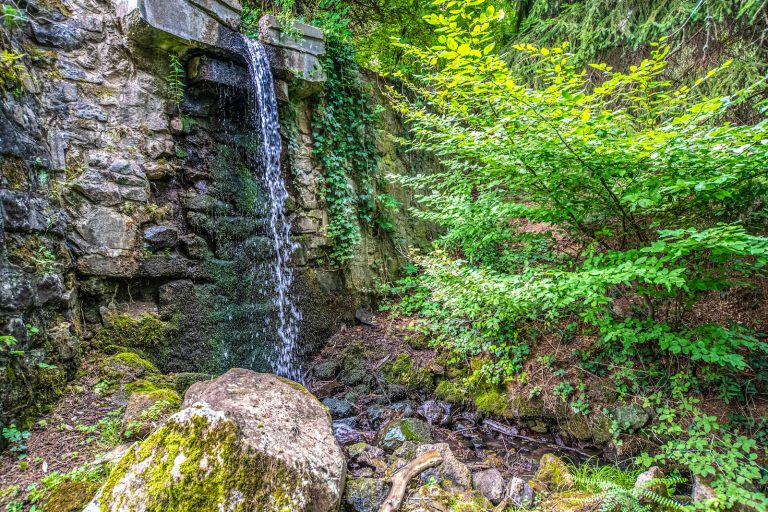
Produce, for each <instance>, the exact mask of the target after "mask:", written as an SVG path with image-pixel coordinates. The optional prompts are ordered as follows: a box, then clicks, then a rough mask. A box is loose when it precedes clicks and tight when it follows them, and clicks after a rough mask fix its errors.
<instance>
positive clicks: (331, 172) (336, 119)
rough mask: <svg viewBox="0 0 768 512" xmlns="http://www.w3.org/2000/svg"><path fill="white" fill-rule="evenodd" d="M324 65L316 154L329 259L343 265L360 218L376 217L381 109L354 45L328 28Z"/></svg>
mask: <svg viewBox="0 0 768 512" xmlns="http://www.w3.org/2000/svg"><path fill="white" fill-rule="evenodd" d="M330 34H331V35H330V36H329V39H328V41H327V49H326V54H325V56H324V58H323V68H324V69H325V72H326V74H327V75H328V81H327V83H326V85H325V88H324V92H323V94H322V95H321V97H320V99H319V100H318V105H317V109H316V113H315V116H314V117H313V120H312V132H313V144H314V148H313V151H314V154H315V156H316V157H317V158H318V160H319V162H320V163H321V164H322V168H323V175H322V193H323V197H324V199H325V202H326V205H327V209H328V213H329V225H328V237H329V238H330V239H331V244H332V245H331V246H332V250H331V254H330V258H331V262H332V263H333V264H334V265H336V266H342V265H343V264H344V263H345V262H346V261H348V260H349V259H350V258H351V257H352V256H353V254H354V250H355V246H357V245H358V244H359V243H360V238H361V232H360V223H373V221H374V217H375V212H376V197H375V194H374V179H373V178H374V173H375V172H376V169H377V158H378V156H377V153H376V146H375V127H376V124H377V120H378V112H377V111H376V109H374V108H372V107H371V97H370V93H369V92H368V90H367V89H366V87H365V85H364V83H363V81H362V79H361V75H360V69H359V67H358V65H357V64H356V62H355V60H354V51H353V49H352V46H351V45H350V44H349V43H348V42H347V41H346V40H345V39H344V38H342V37H339V36H335V35H333V34H334V33H333V31H331V32H330Z"/></svg>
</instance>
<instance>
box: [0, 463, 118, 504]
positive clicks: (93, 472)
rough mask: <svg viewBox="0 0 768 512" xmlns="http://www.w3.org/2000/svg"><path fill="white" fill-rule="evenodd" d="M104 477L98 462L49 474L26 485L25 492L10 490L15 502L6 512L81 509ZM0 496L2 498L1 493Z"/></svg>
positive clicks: (101, 464)
mask: <svg viewBox="0 0 768 512" xmlns="http://www.w3.org/2000/svg"><path fill="white" fill-rule="evenodd" d="M106 475H107V472H106V469H105V466H104V464H103V463H102V462H101V461H99V460H97V461H94V462H89V463H86V464H83V465H82V466H79V467H77V468H75V469H73V470H72V471H70V472H69V473H61V472H59V471H52V472H51V473H48V474H46V475H45V476H43V477H42V479H41V480H40V482H39V483H33V484H30V485H29V486H27V487H26V489H25V490H24V492H22V490H21V489H19V488H16V489H15V490H13V492H12V494H13V497H14V499H13V500H11V501H9V502H8V504H7V505H6V511H7V512H20V511H22V510H27V511H28V512H42V511H44V510H45V511H48V512H57V511H59V510H74V509H75V508H76V509H77V510H80V509H81V508H82V507H84V506H85V505H87V503H88V502H89V501H90V500H91V498H92V497H93V495H94V494H95V493H96V491H97V490H98V487H99V484H100V483H101V482H102V481H104V479H105V478H106ZM0 497H3V496H2V493H0ZM9 497H10V496H9ZM77 507H79V508H77Z"/></svg>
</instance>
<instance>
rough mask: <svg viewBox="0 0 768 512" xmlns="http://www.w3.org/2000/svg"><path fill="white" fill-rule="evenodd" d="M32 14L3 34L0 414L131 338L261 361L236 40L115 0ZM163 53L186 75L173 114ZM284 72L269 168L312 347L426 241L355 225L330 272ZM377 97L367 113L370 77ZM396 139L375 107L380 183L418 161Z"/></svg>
mask: <svg viewBox="0 0 768 512" xmlns="http://www.w3.org/2000/svg"><path fill="white" fill-rule="evenodd" d="M127 3H131V2H127ZM140 3H141V2H140ZM177 3H178V2H177ZM182 3H183V2H182ZM200 3H203V4H205V3H206V2H199V1H198V2H192V4H190V5H192V6H193V7H194V6H196V5H198V4H200ZM226 3H227V4H228V5H230V6H232V5H234V6H237V5H236V4H237V2H231V1H230V2H226ZM29 4H30V8H29V11H30V21H29V22H27V23H24V24H22V25H20V26H18V27H17V28H15V29H13V31H12V32H11V33H10V38H11V40H12V41H13V42H12V44H14V45H15V46H16V47H17V48H21V49H23V51H24V52H25V53H26V54H27V57H25V59H24V60H23V61H22V62H23V65H24V66H25V68H26V73H27V76H26V77H25V80H24V88H23V90H21V91H20V92H17V93H16V94H13V93H12V92H10V91H5V92H3V95H4V98H3V102H2V107H1V108H0V169H1V170H2V178H1V181H0V204H2V208H3V211H2V221H3V224H2V225H0V228H1V229H0V237H2V238H0V335H7V336H13V339H14V340H15V342H12V341H11V338H10V337H8V338H2V340H6V342H5V343H0V423H3V424H7V423H8V422H10V421H13V420H15V419H19V418H21V417H22V416H23V415H24V413H26V412H29V411H30V410H32V408H33V406H34V405H36V404H37V405H40V406H43V405H45V404H46V403H48V402H50V400H51V399H52V398H53V397H54V396H55V394H56V391H57V390H60V389H61V388H62V386H63V384H64V383H65V382H66V380H67V379H68V378H70V377H71V376H72V375H73V374H74V372H75V371H76V369H77V367H78V364H79V359H80V356H81V354H82V353H83V352H84V347H85V348H86V352H87V350H89V349H96V348H98V349H99V350H102V351H107V352H109V351H113V350H121V347H128V348H130V349H133V350H137V351H139V352H141V353H143V354H144V355H146V356H147V357H149V358H150V359H152V360H153V361H154V362H155V363H157V364H158V365H160V367H161V369H163V370H164V371H171V372H182V371H208V372H220V371H223V370H224V369H226V368H229V367H232V366H249V367H253V368H255V369H266V368H265V367H266V359H265V354H266V351H268V350H269V346H268V344H269V336H270V333H269V329H270V327H269V326H270V325H274V321H273V315H274V311H273V309H272V307H271V297H270V295H269V293H270V290H269V287H268V286H265V283H267V282H268V277H267V275H266V273H267V271H268V269H267V263H268V262H269V259H270V257H271V242H270V240H269V239H268V238H266V236H265V235H266V230H265V224H264V218H265V215H266V213H265V212H266V205H265V195H264V193H263V191H262V186H261V184H260V183H259V180H258V176H257V175H255V173H254V172H253V169H254V166H253V165H252V160H253V155H254V152H255V151H258V144H259V143H258V141H256V140H253V138H252V130H251V129H250V128H249V125H248V116H247V112H248V109H249V108H250V105H249V104H248V94H247V83H244V82H243V79H242V78H240V79H232V76H240V77H242V76H247V75H243V70H244V68H242V63H241V62H240V61H239V59H238V58H237V54H236V47H235V46H232V45H230V46H227V47H219V46H216V44H218V42H220V41H221V40H222V37H224V36H222V34H224V35H225V36H226V37H224V39H226V40H227V41H232V40H233V39H232V35H231V33H230V32H231V30H228V31H227V30H223V29H221V30H219V29H217V32H216V38H215V41H214V43H216V44H208V43H206V42H205V41H203V42H200V41H184V40H183V39H179V38H177V37H175V36H174V37H170V38H169V37H165V36H163V37H158V36H157V34H155V32H154V31H153V30H149V29H147V27H146V26H144V25H141V23H139V24H138V25H137V24H136V23H133V24H131V23H127V22H126V17H121V16H120V15H118V12H119V13H120V14H124V12H123V11H122V10H121V9H125V4H126V2H122V1H116V2H114V4H113V3H110V2H106V1H100V0H67V1H62V3H57V2H50V1H42V0H41V1H37V2H35V1H32V2H29ZM193 4H194V5H193ZM129 7H130V6H129ZM128 12H129V13H130V12H133V11H130V9H128ZM205 12H208V11H205ZM128 21H131V20H130V19H129V20H128ZM133 22H136V20H135V19H133ZM137 26H139V27H140V28H141V27H143V28H141V30H138V29H136V27H137ZM233 48H234V49H233ZM169 50H170V51H173V52H174V54H178V55H180V58H181V60H182V62H184V63H185V64H187V63H188V64H190V66H192V65H193V63H195V64H194V66H198V67H197V68H196V69H197V71H198V74H196V75H195V77H196V79H195V80H190V81H189V83H188V84H187V85H186V87H185V95H184V100H183V102H181V103H180V104H178V105H177V104H176V103H175V102H174V101H173V100H172V99H171V95H169V92H168V83H167V80H166V77H167V76H168V73H169V61H170V54H169ZM281 52H283V50H281V46H279V45H277V46H275V50H273V59H275V58H277V59H283V60H282V61H281V62H283V63H285V62H288V63H290V62H293V61H290V60H286V59H288V58H289V57H290V55H289V57H286V56H285V53H281ZM201 59H202V61H201ZM206 59H207V60H211V61H212V62H214V68H216V66H218V65H219V64H221V63H222V62H223V63H224V65H225V67H227V69H228V70H229V71H227V72H226V73H225V74H226V76H227V77H228V81H227V80H215V79H212V78H211V76H215V73H214V75H208V74H206V73H208V71H210V70H208V71H206V70H203V71H205V72H203V73H200V72H199V71H200V69H201V68H200V67H199V66H201V65H203V64H205V61H206ZM201 62H202V63H203V64H201ZM217 62H218V63H219V64H216V63H217ZM276 64H279V63H276ZM279 67H280V66H278V65H276V68H279ZM206 69H208V68H206ZM285 70H286V68H285V66H283V69H282V70H280V69H276V71H277V76H278V77H279V80H278V82H277V83H276V87H277V89H278V90H279V91H281V92H282V93H283V94H281V99H282V101H283V103H282V105H281V122H282V123H283V136H284V155H283V159H282V160H283V169H284V172H285V176H286V178H287V180H288V185H289V189H290V193H291V196H292V198H291V201H289V203H290V210H291V211H290V214H291V220H292V223H293V226H294V233H295V239H296V240H297V241H298V242H299V244H300V245H301V248H300V250H298V251H297V252H296V254H295V261H294V264H295V266H296V267H297V272H296V274H297V279H296V286H295V288H296V289H295V292H296V294H297V295H298V296H299V297H300V300H299V306H300V308H301V309H302V314H303V318H304V320H303V322H302V326H301V328H302V334H301V338H302V339H301V343H302V347H303V348H304V350H306V351H308V352H310V351H312V350H314V349H316V348H317V347H318V346H319V344H320V343H321V342H323V341H325V339H327V337H328V336H329V335H330V334H332V333H333V332H334V331H335V329H336V328H337V327H338V325H339V324H340V323H342V322H350V321H353V315H354V312H355V310H356V309H357V308H358V307H360V306H371V305H373V302H374V300H375V298H374V294H373V291H374V288H375V286H376V284H377V282H379V281H385V280H388V279H391V278H392V277H394V276H395V275H396V274H397V272H398V270H399V269H400V267H401V266H402V264H403V263H404V254H405V252H406V247H407V246H409V245H411V244H414V243H417V244H418V243H422V242H424V241H425V240H426V238H427V236H428V232H427V230H425V228H424V226H423V225H421V224H419V223H416V222H413V220H412V219H410V218H409V217H408V216H407V215H406V214H405V213H402V214H398V215H396V222H395V229H394V231H392V232H391V233H386V234H384V233H379V232H377V231H376V230H374V229H373V228H372V227H369V226H363V229H362V231H363V233H364V234H365V236H364V241H363V244H362V245H361V246H360V247H359V252H358V256H357V258H355V260H354V261H353V262H352V264H351V265H350V266H349V268H348V269H345V270H335V269H333V268H331V267H330V266H329V265H328V263H327V257H326V255H327V253H328V240H327V238H326V237H325V236H324V230H325V227H326V225H327V216H326V214H325V212H324V205H323V201H322V194H321V191H320V189H319V180H320V176H321V174H322V170H321V169H318V168H317V166H316V164H315V163H314V159H313V158H312V154H311V153H312V149H311V148H312V135H311V130H310V125H311V116H312V115H313V99H312V96H311V95H312V93H313V92H316V91H317V84H316V83H312V80H307V81H304V82H302V81H301V80H298V81H297V80H293V79H291V76H290V75H289V74H288V75H287V74H286V73H285ZM318 77H319V75H315V76H314V78H315V79H317V78H318ZM315 81H316V80H315ZM216 82H218V83H216ZM222 82H223V83H222ZM372 91H374V96H375V97H376V98H378V99H377V101H380V102H381V101H382V97H381V95H379V94H378V93H377V92H376V88H375V87H374V86H373V82H372ZM401 132H402V126H401V125H400V123H399V121H398V120H397V118H396V117H395V116H394V114H393V113H392V112H391V111H386V113H385V115H384V119H383V125H382V127H381V137H380V140H379V141H378V142H379V143H378V147H379V152H380V155H381V159H380V167H381V172H382V173H385V174H386V173H390V172H394V173H404V172H405V173H407V172H410V170H411V169H412V168H413V166H414V162H413V161H412V158H414V157H409V156H406V155H404V154H402V153H401V152H400V150H399V149H398V148H397V147H396V146H395V144H394V143H393V142H391V140H390V139H389V135H388V134H390V133H396V134H397V133H401ZM417 164H418V165H428V163H426V162H421V161H419V162H417ZM388 188H391V190H387V193H389V194H390V195H393V196H394V197H396V198H397V199H399V200H400V201H401V202H402V203H403V209H404V210H405V208H407V207H409V206H410V205H411V203H412V199H411V197H410V195H409V194H408V193H407V192H405V191H403V190H400V189H398V188H397V187H393V186H392V187H389V186H388ZM254 326H258V327H259V328H254ZM12 343H15V346H14V347H11V346H10V345H11V344H12ZM4 344H5V345H7V347H4V346H3V345H4Z"/></svg>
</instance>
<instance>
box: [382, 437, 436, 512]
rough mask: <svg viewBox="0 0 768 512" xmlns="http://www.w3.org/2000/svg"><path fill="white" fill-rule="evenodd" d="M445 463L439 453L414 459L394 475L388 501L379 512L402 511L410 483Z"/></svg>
mask: <svg viewBox="0 0 768 512" xmlns="http://www.w3.org/2000/svg"><path fill="white" fill-rule="evenodd" d="M442 463H443V457H442V456H441V455H440V454H439V453H438V452H427V453H425V454H424V455H420V456H418V457H416V458H415V459H413V460H412V461H411V462H409V463H408V464H406V465H405V466H403V467H402V468H401V469H400V471H398V472H397V473H395V474H394V475H392V478H390V479H389V481H390V483H391V484H392V488H391V489H390V490H389V494H388V495H387V499H386V500H384V503H383V504H382V505H381V508H379V512H396V511H397V510H400V505H401V504H402V503H403V498H404V497H405V490H406V489H407V487H408V482H410V481H411V479H412V478H413V477H415V476H418V475H420V474H421V473H422V472H423V471H424V470H426V469H429V468H433V467H435V466H437V465H440V464H442Z"/></svg>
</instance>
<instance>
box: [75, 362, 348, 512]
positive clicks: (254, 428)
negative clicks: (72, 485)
mask: <svg viewBox="0 0 768 512" xmlns="http://www.w3.org/2000/svg"><path fill="white" fill-rule="evenodd" d="M184 406H185V407H186V408H185V409H184V410H182V411H181V412H179V413H177V414H175V415H173V416H172V417H171V418H169V419H168V421H167V422H166V423H165V424H164V425H163V426H161V427H160V428H159V429H158V430H156V431H155V432H154V433H153V434H152V435H150V436H149V438H147V439H146V440H145V441H143V442H142V443H140V444H137V445H134V446H133V447H132V448H131V449H130V450H129V451H128V453H126V455H125V456H124V457H123V458H122V459H121V460H120V462H118V464H117V466H116V467H115V468H114V469H113V470H112V472H111V474H110V477H109V479H108V480H107V482H106V484H105V485H104V487H102V489H101V491H100V492H99V495H98V496H97V498H96V499H95V500H94V501H93V502H92V503H91V504H90V505H89V506H88V508H87V509H86V510H87V511H89V512H90V511H98V510H102V511H111V512H117V511H118V510H165V509H168V508H173V509H176V510H219V511H225V512H233V511H235V510H242V509H247V510H260V511H264V512H280V511H283V510H291V511H296V512H310V511H311V512H331V511H336V510H338V508H339V505H340V501H341V495H342V490H343V485H344V474H345V461H344V456H343V453H342V451H341V448H340V447H339V446H338V444H337V443H336V442H335V440H334V439H333V433H332V431H331V423H330V419H329V418H328V414H327V412H326V410H325V408H324V407H323V406H322V404H320V402H319V401H317V399H315V398H314V397H313V396H312V395H311V394H310V393H309V392H308V391H307V390H306V389H305V388H304V387H303V386H301V385H300V384H297V383H294V382H291V381H288V380H285V379H281V378H279V377H276V376H274V375H268V374H259V373H256V372H252V371H250V370H241V369H234V370H230V371H229V372H227V373H226V374H224V375H223V376H221V377H219V378H217V379H215V380H212V381H208V382H199V383H197V384H194V385H193V386H192V387H191V388H190V389H189V391H188V392H187V395H186V397H185V399H184ZM254 468H258V471H255V470H254ZM156 489H164V490H165V492H157V491H156ZM276 496H279V500H276V499H275V497H276Z"/></svg>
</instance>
